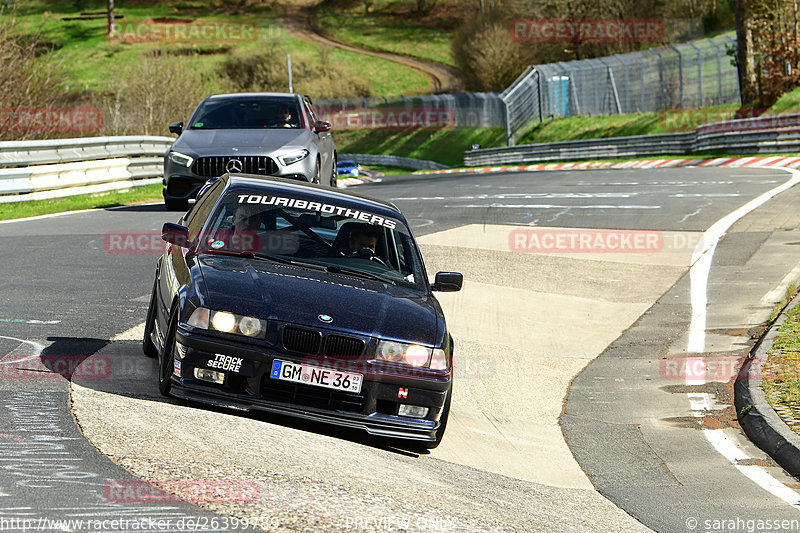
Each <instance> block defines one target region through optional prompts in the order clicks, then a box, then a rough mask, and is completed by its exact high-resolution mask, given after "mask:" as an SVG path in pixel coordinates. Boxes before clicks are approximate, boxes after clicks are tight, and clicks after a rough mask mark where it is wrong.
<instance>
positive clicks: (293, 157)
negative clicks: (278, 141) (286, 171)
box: [278, 148, 311, 167]
mask: <svg viewBox="0 0 800 533" xmlns="http://www.w3.org/2000/svg"><path fill="white" fill-rule="evenodd" d="M310 153H311V152H309V151H308V150H306V149H305V148H303V149H302V150H300V151H297V152H292V153H290V154H286V155H282V156H280V157H278V160H280V162H281V163H282V164H283V166H287V167H288V166H289V165H293V164H295V163H297V162H299V161H302V160H303V159H305V158H306V157H308V154H310Z"/></svg>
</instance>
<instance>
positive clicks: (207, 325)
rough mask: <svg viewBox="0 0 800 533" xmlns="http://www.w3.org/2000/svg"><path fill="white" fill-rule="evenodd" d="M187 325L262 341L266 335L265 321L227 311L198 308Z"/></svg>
mask: <svg viewBox="0 0 800 533" xmlns="http://www.w3.org/2000/svg"><path fill="white" fill-rule="evenodd" d="M187 324H188V325H190V326H193V327H196V328H201V329H210V330H215V331H221V332H223V333H234V334H236V335H245V336H246V337H253V338H257V339H263V338H264V337H266V334H267V321H266V320H264V319H262V318H255V317H252V316H244V315H237V314H235V313H229V312H228V311H212V310H210V309H206V308H205V307H198V308H197V309H195V310H194V312H193V313H192V316H190V317H189V321H188V322H187Z"/></svg>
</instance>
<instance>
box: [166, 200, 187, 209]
mask: <svg viewBox="0 0 800 533" xmlns="http://www.w3.org/2000/svg"><path fill="white" fill-rule="evenodd" d="M164 207H165V208H166V209H167V211H186V210H187V209H189V200H187V199H186V198H164Z"/></svg>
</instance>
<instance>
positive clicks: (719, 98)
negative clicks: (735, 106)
mask: <svg viewBox="0 0 800 533" xmlns="http://www.w3.org/2000/svg"><path fill="white" fill-rule="evenodd" d="M708 42H710V43H711V46H713V47H714V49H716V51H717V102H716V103H718V104H721V103H722V50H721V49H720V47H719V46H718V45H717V43H715V42H714V39H709V40H708Z"/></svg>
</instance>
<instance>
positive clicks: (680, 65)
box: [667, 44, 683, 109]
mask: <svg viewBox="0 0 800 533" xmlns="http://www.w3.org/2000/svg"><path fill="white" fill-rule="evenodd" d="M667 46H669V47H670V48H672V49H673V50H674V51H675V53H676V54H678V79H679V81H680V85H679V87H680V91H679V94H680V104H679V105H680V109H683V55H682V54H681V51H680V50H678V49H677V48H675V45H672V44H669V45H667Z"/></svg>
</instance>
